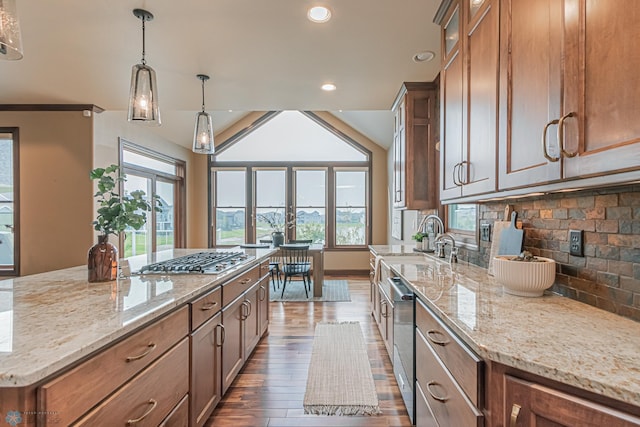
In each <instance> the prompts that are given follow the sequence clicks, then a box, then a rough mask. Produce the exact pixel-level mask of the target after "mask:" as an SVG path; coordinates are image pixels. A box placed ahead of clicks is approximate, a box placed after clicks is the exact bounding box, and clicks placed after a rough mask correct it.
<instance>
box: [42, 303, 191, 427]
mask: <svg viewBox="0 0 640 427" xmlns="http://www.w3.org/2000/svg"><path fill="white" fill-rule="evenodd" d="M188 333H189V309H188V307H187V306H184V307H182V308H181V309H179V310H177V311H175V312H174V313H172V314H170V315H168V316H167V317H165V318H164V319H161V320H159V321H157V322H156V323H154V324H152V325H150V326H147V327H146V328H144V329H142V330H140V331H138V332H136V333H135V334H133V335H131V336H130V337H128V338H126V339H125V340H124V341H121V342H120V343H118V344H116V345H114V346H112V347H110V348H108V349H106V350H104V351H103V352H101V353H99V354H97V355H96V356H94V357H92V358H91V359H89V360H87V361H86V362H84V363H82V364H81V365H79V366H77V367H76V368H74V369H72V370H71V371H69V372H67V373H66V374H63V375H61V376H59V377H58V378H56V379H54V380H53V381H50V382H48V383H46V384H44V385H43V386H42V387H40V389H39V391H38V393H39V405H40V410H41V411H56V412H57V413H58V414H59V417H60V420H59V421H58V422H59V424H58V425H69V424H70V423H71V422H73V421H74V420H76V419H78V417H80V416H82V414H84V413H85V412H87V411H88V410H89V409H91V408H92V407H94V406H95V405H96V404H97V403H98V402H100V401H101V400H102V399H104V398H105V397H106V396H107V395H109V394H110V393H112V392H113V391H114V390H115V389H117V388H118V387H120V386H121V385H122V384H124V383H125V382H126V381H127V380H129V379H130V378H132V377H133V376H134V375H136V374H137V373H138V372H140V371H141V370H142V369H144V368H145V367H146V366H148V365H149V364H150V363H151V362H153V361H154V360H156V359H157V358H158V357H160V356H161V355H162V354H163V353H164V352H165V351H167V350H168V349H169V348H171V346H173V345H174V344H175V343H177V342H178V341H179V340H180V339H181V338H182V337H185V336H186V335H187V334H188ZM45 425H47V424H46V423H45Z"/></svg>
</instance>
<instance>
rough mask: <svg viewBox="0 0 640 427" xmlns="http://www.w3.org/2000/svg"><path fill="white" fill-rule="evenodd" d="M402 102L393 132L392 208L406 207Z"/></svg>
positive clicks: (404, 130)
mask: <svg viewBox="0 0 640 427" xmlns="http://www.w3.org/2000/svg"><path fill="white" fill-rule="evenodd" d="M405 108H406V105H405V102H404V100H403V101H402V102H401V103H400V104H399V105H398V108H397V110H396V114H395V131H394V133H393V206H394V207H396V208H404V207H406V176H407V175H406V171H407V167H406V160H407V158H406V157H407V150H406V148H407V145H406V143H407V139H406V129H405V125H406V114H405Z"/></svg>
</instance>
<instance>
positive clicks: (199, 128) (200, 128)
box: [193, 111, 215, 154]
mask: <svg viewBox="0 0 640 427" xmlns="http://www.w3.org/2000/svg"><path fill="white" fill-rule="evenodd" d="M214 150H215V147H214V145H213V121H212V120H211V114H209V113H206V112H204V111H200V112H198V113H196V127H195V131H194V132H193V152H195V153H200V154H213V152H214Z"/></svg>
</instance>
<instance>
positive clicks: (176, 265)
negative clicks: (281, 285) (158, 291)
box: [138, 252, 255, 274]
mask: <svg viewBox="0 0 640 427" xmlns="http://www.w3.org/2000/svg"><path fill="white" fill-rule="evenodd" d="M254 258H255V257H254V256H252V255H247V254H245V253H244V252H197V253H195V254H190V255H185V256H181V257H178V258H173V259H170V260H166V261H160V262H156V263H154V264H149V265H145V266H144V267H142V268H141V269H140V271H139V272H138V273H139V274H218V273H222V272H224V271H226V270H229V269H231V268H233V267H237V266H239V265H242V264H245V263H247V262H249V261H251V260H253V259H254Z"/></svg>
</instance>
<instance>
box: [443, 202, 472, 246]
mask: <svg viewBox="0 0 640 427" xmlns="http://www.w3.org/2000/svg"><path fill="white" fill-rule="evenodd" d="M459 204H465V205H467V204H468V205H474V206H475V210H476V220H475V225H474V227H475V228H474V231H468V230H461V229H457V228H451V224H450V217H449V213H450V209H451V207H452V206H455V205H459ZM478 212H479V209H478V204H477V203H452V204H449V205H446V206H445V215H444V218H445V220H444V226H445V231H446V232H447V233H449V234H451V235H452V236H453V238H454V239H455V241H456V244H457V245H458V246H461V247H465V248H468V249H478V242H479V240H480V239H479V227H478V224H479V218H478Z"/></svg>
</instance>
